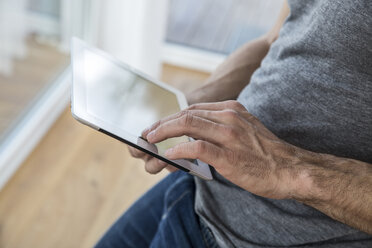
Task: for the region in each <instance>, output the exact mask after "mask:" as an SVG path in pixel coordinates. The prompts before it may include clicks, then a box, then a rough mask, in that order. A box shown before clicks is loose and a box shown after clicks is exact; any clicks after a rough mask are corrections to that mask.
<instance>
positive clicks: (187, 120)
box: [181, 110, 194, 127]
mask: <svg viewBox="0 0 372 248" xmlns="http://www.w3.org/2000/svg"><path fill="white" fill-rule="evenodd" d="M193 120H194V117H193V115H192V114H191V112H190V111H187V110H185V111H184V113H183V115H182V118H181V123H182V125H183V126H185V127H190V126H191V125H192V123H193Z"/></svg>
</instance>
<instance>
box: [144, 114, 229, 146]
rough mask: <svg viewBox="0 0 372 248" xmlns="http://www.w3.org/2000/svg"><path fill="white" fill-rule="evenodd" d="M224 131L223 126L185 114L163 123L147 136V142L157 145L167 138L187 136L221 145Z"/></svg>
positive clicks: (223, 139)
mask: <svg viewBox="0 0 372 248" xmlns="http://www.w3.org/2000/svg"><path fill="white" fill-rule="evenodd" d="M226 129H227V127H225V126H223V125H220V124H217V123H214V122H212V121H209V120H207V119H203V118H200V117H198V116H194V115H191V114H187V115H184V116H181V117H180V118H178V119H174V120H170V121H167V122H165V123H163V124H162V125H160V126H159V127H157V128H156V129H155V130H153V131H152V132H150V133H149V134H148V135H147V140H148V141H149V142H150V143H157V142H160V141H162V140H165V139H168V138H173V137H179V136H183V135H187V136H189V137H192V138H195V139H202V140H207V141H210V142H213V143H218V144H222V143H223V142H224V141H225V140H226V139H225V136H224V134H225V133H226Z"/></svg>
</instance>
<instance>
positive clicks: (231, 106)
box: [142, 100, 246, 138]
mask: <svg viewBox="0 0 372 248" xmlns="http://www.w3.org/2000/svg"><path fill="white" fill-rule="evenodd" d="M193 110H209V111H223V110H226V111H229V110H231V111H236V112H238V113H240V112H246V109H245V108H244V106H243V105H241V104H240V103H239V102H237V101H233V100H229V101H224V102H214V103H198V104H193V105H191V106H189V107H188V108H187V109H185V110H182V111H180V112H178V113H176V114H173V115H170V116H168V117H165V118H163V119H161V120H159V121H157V122H155V123H154V124H153V125H151V126H150V127H148V128H146V129H145V130H144V131H143V132H142V137H144V138H146V136H147V135H148V134H149V133H150V132H151V131H153V130H155V129H156V128H157V127H159V126H160V125H162V124H164V123H165V122H168V121H170V120H174V119H177V118H180V117H181V116H184V115H187V114H188V113H190V111H191V112H192V111H193Z"/></svg>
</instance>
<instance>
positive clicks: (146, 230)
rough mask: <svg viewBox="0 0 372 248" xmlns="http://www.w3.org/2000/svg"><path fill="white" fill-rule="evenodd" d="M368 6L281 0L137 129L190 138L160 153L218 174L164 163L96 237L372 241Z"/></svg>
mask: <svg viewBox="0 0 372 248" xmlns="http://www.w3.org/2000/svg"><path fill="white" fill-rule="evenodd" d="M371 14H372V2H371V1H370V0H354V1H351V0H348V1H321V0H313V1H296V0H288V3H285V4H284V6H283V8H282V10H281V13H280V16H279V19H278V21H277V23H276V24H275V26H274V27H273V28H272V30H271V31H270V32H269V33H267V34H266V35H265V36H263V37H261V38H259V39H256V40H254V41H251V42H249V43H247V44H246V45H244V46H243V47H242V48H240V49H239V50H238V51H236V52H235V53H233V54H232V55H231V56H230V57H229V58H228V59H227V60H226V61H225V62H224V63H223V64H222V65H221V66H220V67H219V68H218V69H217V70H216V71H215V73H213V75H212V76H211V78H210V79H209V84H206V85H205V86H203V87H201V88H200V89H198V90H196V91H194V92H193V93H192V94H190V95H189V96H188V100H189V103H190V104H194V105H191V107H189V108H188V109H187V110H186V111H182V112H181V113H178V114H175V115H173V116H170V117H167V118H165V119H163V120H160V121H159V122H157V123H155V124H154V125H153V126H152V127H149V128H148V129H147V130H145V131H144V132H143V136H144V137H145V138H147V140H148V141H149V142H151V143H156V142H160V141H162V140H164V139H166V138H171V137H175V136H181V135H188V136H191V137H193V138H195V139H196V141H193V142H188V143H184V144H180V145H177V146H176V147H174V148H173V149H170V150H168V151H167V152H166V156H167V157H168V158H169V159H179V158H190V159H196V158H197V159H200V160H202V161H205V162H207V163H209V164H210V165H211V166H213V167H214V169H215V171H214V172H213V174H214V178H215V179H214V180H213V181H203V180H201V179H198V178H195V179H194V178H192V177H191V176H189V175H188V174H186V173H183V172H175V173H171V174H170V175H169V176H168V177H167V178H166V179H164V180H163V181H162V182H160V184H158V185H157V186H155V187H154V188H153V189H151V190H150V191H149V192H148V193H147V194H146V195H144V196H143V197H142V198H141V199H140V200H139V201H137V203H135V204H134V205H133V206H132V208H130V209H129V210H128V211H127V213H126V214H125V215H124V216H123V217H122V218H121V219H119V220H118V222H117V223H116V224H115V225H114V226H113V227H112V228H111V230H110V231H109V232H108V233H107V234H106V235H105V236H104V237H103V239H102V240H101V241H100V243H99V244H98V245H97V247H116V246H117V247H147V246H151V247H217V246H219V247H268V246H269V247H286V246H290V247H372V236H371V234H372V164H371V163H372V28H371V27H372V15H371ZM248 82H250V83H249V84H248ZM236 98H237V101H233V100H231V99H236ZM225 100H230V101H225ZM207 102H208V103H207ZM130 150H131V153H132V155H133V156H135V157H139V158H142V159H144V160H145V161H146V164H145V168H146V170H147V171H148V172H150V173H157V172H159V171H160V170H162V169H163V168H164V167H167V165H166V164H164V163H163V162H161V161H159V160H157V159H155V158H152V157H150V156H148V155H145V154H143V153H141V152H139V151H136V150H134V149H130Z"/></svg>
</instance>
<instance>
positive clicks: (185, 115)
mask: <svg viewBox="0 0 372 248" xmlns="http://www.w3.org/2000/svg"><path fill="white" fill-rule="evenodd" d="M182 135H187V136H189V137H193V138H194V139H196V141H192V142H186V143H182V144H179V145H177V146H175V147H174V148H172V149H169V150H167V151H166V153H165V156H166V157H167V158H169V159H182V158H185V159H200V160H202V161H204V162H206V163H208V164H210V165H212V166H213V167H214V168H215V169H216V170H217V171H218V172H219V173H220V174H221V175H223V176H224V177H225V178H227V179H229V180H230V181H231V182H233V183H235V184H236V185H238V186H240V187H242V188H244V189H246V190H248V191H250V192H252V193H254V194H257V195H260V196H264V197H270V198H289V197H290V194H291V192H290V191H291V180H290V179H291V178H290V174H289V170H288V166H287V163H286V161H287V159H288V158H289V157H290V156H289V153H293V149H294V147H293V146H291V145H289V144H287V143H285V142H283V141H281V140H279V139H278V138H277V137H276V136H275V135H274V134H272V133H271V132H270V131H269V130H268V129H266V128H265V127H264V126H263V124H262V123H261V122H260V121H259V120H258V119H257V118H255V117H254V116H252V115H251V114H250V113H248V112H247V110H246V109H245V108H244V107H243V106H242V105H241V104H240V103H238V102H237V101H225V102H218V103H204V104H196V105H192V106H190V107H189V108H188V109H186V110H184V111H181V112H180V113H177V114H174V115H172V116H169V117H167V118H165V119H163V120H160V121H158V122H157V123H155V124H154V125H153V126H151V127H150V128H149V129H146V130H145V131H144V132H143V133H142V136H143V137H146V138H147V140H148V141H149V142H150V143H157V142H160V141H162V140H165V139H167V138H171V137H178V136H182Z"/></svg>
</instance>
